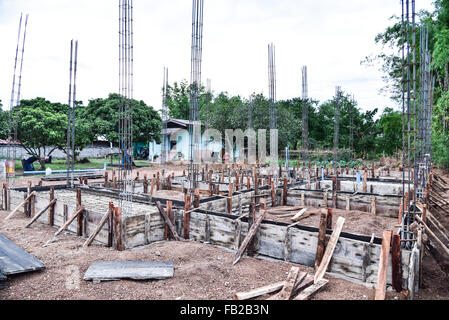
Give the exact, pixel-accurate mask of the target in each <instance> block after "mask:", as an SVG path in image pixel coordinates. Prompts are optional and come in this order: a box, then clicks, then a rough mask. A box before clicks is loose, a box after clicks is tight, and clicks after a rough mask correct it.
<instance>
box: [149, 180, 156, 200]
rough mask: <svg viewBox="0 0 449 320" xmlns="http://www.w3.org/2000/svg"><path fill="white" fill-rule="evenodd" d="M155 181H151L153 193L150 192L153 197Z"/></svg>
mask: <svg viewBox="0 0 449 320" xmlns="http://www.w3.org/2000/svg"><path fill="white" fill-rule="evenodd" d="M155 182H156V181H155V179H154V177H153V179H151V191H150V195H151V196H153V192H154V184H155Z"/></svg>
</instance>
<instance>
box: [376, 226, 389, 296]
mask: <svg viewBox="0 0 449 320" xmlns="http://www.w3.org/2000/svg"><path fill="white" fill-rule="evenodd" d="M392 234H393V232H392V231H391V230H385V231H384V233H383V236H382V248H381V251H380V259H379V269H378V273H377V287H376V295H375V297H374V299H375V300H385V292H386V290H387V271H388V256H389V255H390V242H391V236H392Z"/></svg>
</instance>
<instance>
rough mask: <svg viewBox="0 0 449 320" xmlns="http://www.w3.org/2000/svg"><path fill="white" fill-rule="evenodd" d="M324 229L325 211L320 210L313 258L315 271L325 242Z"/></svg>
mask: <svg viewBox="0 0 449 320" xmlns="http://www.w3.org/2000/svg"><path fill="white" fill-rule="evenodd" d="M326 228H327V210H326V209H321V216H320V226H319V232H318V245H317V251H316V257H315V270H316V269H317V268H318V266H319V265H320V263H321V260H322V259H323V255H324V249H325V242H326Z"/></svg>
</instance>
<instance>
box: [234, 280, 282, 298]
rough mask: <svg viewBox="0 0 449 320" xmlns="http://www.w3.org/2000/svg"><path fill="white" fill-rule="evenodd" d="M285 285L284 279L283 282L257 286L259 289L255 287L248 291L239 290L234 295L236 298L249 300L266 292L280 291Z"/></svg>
mask: <svg viewBox="0 0 449 320" xmlns="http://www.w3.org/2000/svg"><path fill="white" fill-rule="evenodd" d="M284 285H285V281H282V282H277V283H273V284H269V285H267V286H264V287H260V288H257V289H254V290H251V291H248V292H237V293H236V294H235V295H234V299H235V300H248V299H252V298H256V297H259V296H262V295H264V294H268V293H273V292H276V291H279V290H281V289H282V288H283V287H284Z"/></svg>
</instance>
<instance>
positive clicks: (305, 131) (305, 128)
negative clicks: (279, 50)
mask: <svg viewBox="0 0 449 320" xmlns="http://www.w3.org/2000/svg"><path fill="white" fill-rule="evenodd" d="M308 99H309V85H308V79H307V66H304V67H302V100H303V105H302V149H303V150H304V153H303V157H302V158H303V160H307V159H308V158H309V103H308Z"/></svg>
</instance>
